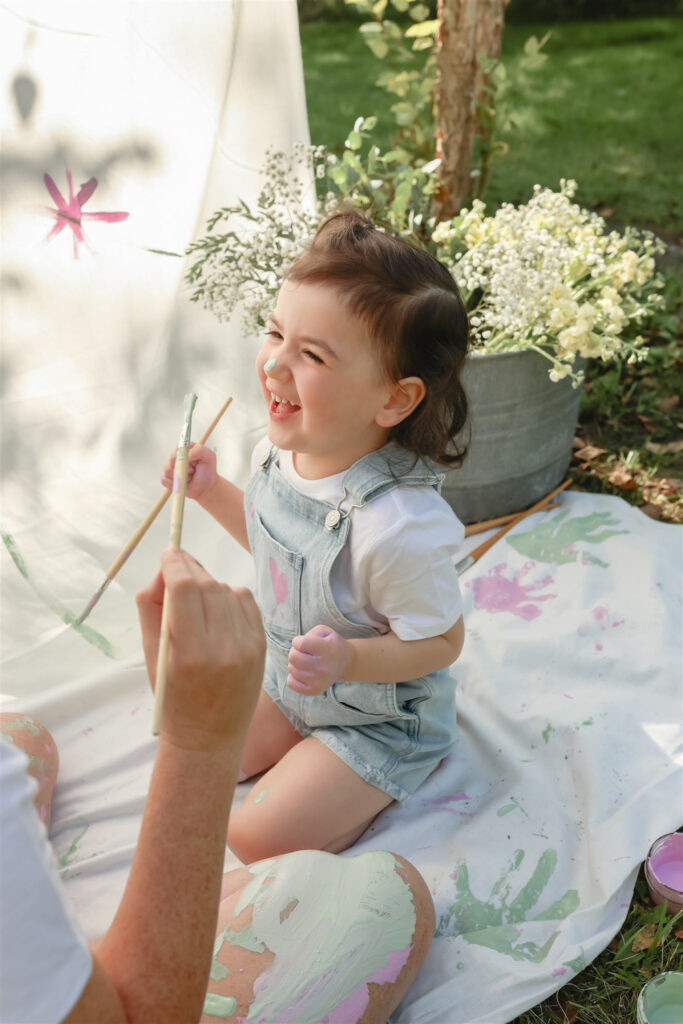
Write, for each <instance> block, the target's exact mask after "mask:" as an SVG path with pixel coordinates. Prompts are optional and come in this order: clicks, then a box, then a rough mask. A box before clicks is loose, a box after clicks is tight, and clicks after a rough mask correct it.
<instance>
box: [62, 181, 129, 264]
mask: <svg viewBox="0 0 683 1024" xmlns="http://www.w3.org/2000/svg"><path fill="white" fill-rule="evenodd" d="M66 180H67V183H68V186H69V198H68V200H67V199H65V198H64V196H63V195H62V193H61V192H60V191H59V189H58V188H57V186H56V185H55V183H54V180H53V179H52V178H51V177H50V175H49V174H44V175H43V181H44V182H45V188H46V189H47V190H48V192H49V193H50V195H51V196H52V199H53V200H54V203H55V206H56V207H57V209H56V210H55V209H53V208H52V207H51V206H44V207H42V210H43V211H44V212H45V213H48V214H49V215H50V216H51V217H54V220H55V223H54V226H53V228H52V230H51V231H50V233H49V235H48V236H47V238H46V239H45V241H46V242H47V241H49V240H50V239H51V238H54V236H55V235H58V234H59V233H60V231H62V229H63V228H65V227H69V228H71V231H72V233H73V243H74V259H77V258H78V247H79V245H81V244H83V243H84V242H85V235H84V233H83V228H82V227H81V222H82V221H84V220H103V221H106V222H107V223H109V224H113V223H114V222H115V221H120V220H125V219H126V217H128V216H129V214H128V213H120V212H119V213H113V212H112V213H101V212H100V213H83V207H84V206H85V204H86V203H87V201H88V199H90V196H91V195H92V194H93V192H94V191H95V189H96V188H97V178H90V179H89V180H88V181H86V182H85V184H83V185H81V187H80V189H79V190H78V192H77V193H76V194H75V195H74V188H73V180H72V177H71V172H70V171H67V172H66Z"/></svg>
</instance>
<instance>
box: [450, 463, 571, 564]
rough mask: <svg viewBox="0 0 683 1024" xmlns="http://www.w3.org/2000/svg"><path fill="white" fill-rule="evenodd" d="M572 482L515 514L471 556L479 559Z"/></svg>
mask: <svg viewBox="0 0 683 1024" xmlns="http://www.w3.org/2000/svg"><path fill="white" fill-rule="evenodd" d="M570 483H571V480H569V479H567V480H565V481H564V483H563V484H560V486H559V487H556V488H555V490H554V491H551V492H550V494H547V495H546V496H545V498H542V499H541V500H540V501H537V502H536V504H535V505H532V506H531V508H528V509H527V510H526V511H525V512H520V513H519V515H517V516H515V517H514V519H512V520H511V521H510V522H509V523H507V524H506V525H505V526H503V527H502V529H500V530H498V532H497V533H494V535H493V537H489V539H488V540H485V541H484V543H483V544H480V545H479V547H478V548H475V549H474V551H470V555H469V557H470V558H471V559H472V560H473V561H474V562H476V561H478V560H479V559H480V558H481V556H482V555H483V554H484V553H485V552H486V551H488V549H489V548H490V547H493V545H494V544H495V543H496V541H498V540H500V538H501V537H503V536H504V535H505V534H506V533H507V532H508V530H511V529H512V527H513V526H516V525H517V523H520V522H521V521H522V519H526V517H527V516H530V515H533V513H534V512H540V511H541V509H543V508H544V507H545V505H547V503H548V502H549V501H550V500H551V498H554V497H555V495H556V494H559V493H560V491H563V490H564V489H565V487H569V485H570Z"/></svg>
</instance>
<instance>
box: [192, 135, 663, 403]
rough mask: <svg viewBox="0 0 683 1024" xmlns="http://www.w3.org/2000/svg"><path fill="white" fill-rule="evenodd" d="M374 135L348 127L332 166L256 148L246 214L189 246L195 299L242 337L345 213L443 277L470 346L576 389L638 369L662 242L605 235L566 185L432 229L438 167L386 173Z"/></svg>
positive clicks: (212, 223) (655, 296)
mask: <svg viewBox="0 0 683 1024" xmlns="http://www.w3.org/2000/svg"><path fill="white" fill-rule="evenodd" d="M373 128H374V119H372V118H368V119H364V118H359V119H358V120H357V121H356V124H355V125H354V130H353V131H352V132H351V133H350V135H349V138H348V139H347V141H346V149H345V152H344V155H343V157H342V158H341V159H340V158H338V157H337V156H336V155H334V154H330V153H328V152H327V150H326V148H325V147H324V146H306V145H303V144H298V145H296V146H295V147H294V150H293V152H292V153H291V154H285V153H282V152H276V151H275V150H272V149H271V150H268V151H267V154H266V162H265V165H264V167H263V170H262V175H263V178H264V184H263V188H262V190H261V192H260V193H259V195H258V198H257V200H256V203H255V205H254V207H253V208H252V207H251V206H249V204H247V203H246V202H244V201H241V200H240V201H238V202H236V203H234V204H233V205H232V206H225V207H223V208H222V209H220V210H218V211H216V213H214V214H213V216H212V217H211V218H210V220H209V222H208V225H207V228H208V233H207V234H206V235H205V236H204V237H203V238H201V239H199V241H197V242H193V243H192V245H190V247H189V248H188V251H187V252H188V255H189V256H190V257H191V260H190V269H189V270H188V273H187V276H186V280H187V281H188V282H189V284H190V285H192V287H193V289H194V290H193V293H192V296H191V297H192V299H193V301H195V302H196V301H201V302H202V303H203V304H204V306H206V307H207V308H208V309H209V310H211V311H212V312H213V313H215V314H216V315H217V316H218V318H219V319H220V320H225V319H227V318H228V317H230V316H231V314H232V313H233V312H234V310H235V309H236V308H237V306H238V305H239V308H240V311H241V315H242V325H243V328H244V330H245V331H246V332H247V333H248V334H256V333H258V331H259V330H261V329H262V328H263V326H264V325H265V323H266V320H267V318H268V315H269V313H270V312H271V311H272V308H273V306H274V304H275V298H276V296H277V293H278V289H279V287H280V283H281V280H282V277H283V275H284V273H285V272H286V270H287V269H288V267H289V266H290V265H291V264H292V263H293V262H294V260H295V259H296V258H297V257H298V256H299V255H300V254H301V253H302V252H303V251H304V249H305V248H306V245H307V244H308V242H309V241H310V239H311V238H312V237H313V235H314V234H315V231H316V228H317V227H318V225H319V224H320V222H321V221H322V220H323V219H324V218H325V217H326V216H327V215H328V214H329V213H331V212H333V211H334V210H335V209H337V208H338V206H339V205H340V204H344V203H348V204H351V205H355V206H358V207H360V208H361V209H365V210H367V212H368V214H369V216H370V217H371V218H372V219H373V220H374V221H375V223H376V224H377V225H378V226H379V228H380V230H388V231H391V232H392V233H394V234H400V235H403V236H404V237H408V238H410V239H411V240H412V241H413V242H415V243H416V244H418V245H423V246H424V247H425V248H428V249H429V250H430V251H432V252H434V253H435V255H436V256H437V257H438V258H439V259H440V260H442V262H443V263H444V264H445V265H446V266H447V267H449V269H450V270H451V273H452V274H453V276H454V277H455V279H456V281H457V282H458V284H459V285H460V288H461V289H462V292H463V297H464V299H465V301H466V304H467V308H468V310H469V311H470V326H471V334H472V342H473V345H474V346H475V348H477V349H479V350H481V351H484V352H506V351H515V350H523V349H534V350H536V351H538V352H541V353H542V354H543V355H544V356H545V357H546V358H547V359H548V360H549V362H550V366H549V373H550V377H551V379H552V380H554V381H557V380H561V379H562V378H563V377H572V378H573V379H574V382H575V383H577V382H578V381H579V379H580V372H579V369H578V364H576V360H577V357H579V358H581V359H586V358H597V359H601V360H604V361H607V360H610V359H613V358H615V357H618V358H621V359H626V360H628V361H631V362H634V361H635V360H637V359H638V358H640V357H641V355H642V351H643V350H642V343H643V339H642V338H641V337H640V336H639V335H638V329H639V326H640V325H642V324H643V322H644V321H645V320H646V319H647V318H648V317H649V316H650V315H651V314H652V312H653V311H654V309H655V308H656V306H657V305H659V304H660V302H661V297H660V294H659V291H660V289H661V287H662V283H663V282H662V279H661V276H660V275H659V274H657V273H656V269H655V259H654V257H655V255H656V253H658V252H661V251H663V249H664V245H663V243H662V242H660V241H659V240H658V239H656V238H655V237H654V236H653V235H652V234H651V233H649V232H646V231H637V230H635V229H633V228H627V229H626V230H625V231H624V233H623V234H620V233H618V232H617V231H607V230H606V225H605V222H604V220H603V219H602V218H601V217H599V216H598V215H597V214H596V213H591V212H589V211H587V210H584V209H582V208H581V207H580V206H578V205H577V204H576V203H574V202H572V199H573V197H574V194H575V192H576V187H577V186H576V182H575V181H570V180H567V181H565V180H564V179H563V180H562V181H561V182H560V190H559V192H553V191H552V190H551V189H548V188H541V186H540V185H536V186H535V187H534V194H533V196H532V198H531V199H530V200H529V202H528V203H526V204H525V205H522V206H512V205H511V204H510V203H504V204H503V205H502V206H501V207H500V208H499V209H498V210H497V211H496V212H495V213H494V214H493V215H492V216H488V217H487V216H486V214H485V210H486V207H485V204H484V203H483V202H481V200H478V199H475V200H474V202H473V203H472V206H471V208H470V209H463V210H461V212H460V213H459V214H458V216H457V217H454V218H453V219H452V220H448V221H442V222H441V223H439V224H437V225H436V226H434V225H433V220H432V219H431V218H430V217H429V216H428V205H429V196H430V195H431V194H433V192H434V191H435V189H436V187H437V184H438V161H434V162H433V163H432V164H428V165H425V166H424V167H422V168H420V169H418V170H417V171H416V170H415V169H411V168H406V167H400V168H396V167H394V166H393V164H392V162H391V161H390V160H389V158H388V156H387V157H383V156H382V155H381V154H380V153H379V150H377V147H376V146H374V145H372V144H371V138H372V129H373ZM365 143H367V145H365V148H363V146H364V144H365ZM389 155H390V154H389ZM378 176H379V177H378ZM316 183H317V184H318V188H317V189H316ZM420 197H422V199H420ZM421 202H422V205H423V206H424V209H421V208H420V203H421ZM425 203H426V205H425Z"/></svg>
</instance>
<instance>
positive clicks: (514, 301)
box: [432, 180, 664, 380]
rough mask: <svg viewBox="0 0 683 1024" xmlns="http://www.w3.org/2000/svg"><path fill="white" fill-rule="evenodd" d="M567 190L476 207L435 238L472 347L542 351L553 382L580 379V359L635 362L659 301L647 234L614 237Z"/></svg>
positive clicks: (571, 186)
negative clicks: (489, 209)
mask: <svg viewBox="0 0 683 1024" xmlns="http://www.w3.org/2000/svg"><path fill="white" fill-rule="evenodd" d="M575 192H576V182H574V181H565V180H562V181H561V183H560V191H559V192H553V191H551V190H550V189H547V188H541V187H540V185H536V186H535V188H534V194H533V196H532V198H531V200H530V201H529V202H528V203H527V204H526V205H524V206H517V207H515V206H512V205H511V204H509V203H504V204H503V205H502V206H501V207H500V209H499V210H497V212H496V213H495V214H494V215H493V216H490V217H487V216H485V213H484V211H485V205H484V203H482V202H481V201H480V200H476V199H475V201H474V202H473V204H472V207H471V209H466V210H462V211H461V212H460V214H459V215H458V216H457V217H455V218H453V219H452V220H450V221H442V222H441V223H440V224H438V225H437V226H436V228H435V230H434V232H433V234H432V239H433V241H434V243H435V244H436V247H437V256H438V257H439V258H440V259H441V260H443V262H444V263H445V264H446V265H447V266H448V267H449V268H450V269H451V272H452V273H453V276H454V277H455V279H456V281H457V282H458V284H459V285H460V287H461V289H462V291H463V296H464V298H465V300H466V302H467V306H468V309H469V310H470V325H471V330H472V340H473V344H474V345H475V346H476V347H477V348H479V349H482V350H484V351H487V352H504V351H514V350H519V349H535V350H536V351H539V352H541V353H542V354H543V355H544V356H546V357H547V358H548V359H549V360H550V363H551V366H550V377H551V379H552V380H560V379H561V378H562V377H567V376H572V377H574V378H575V379H576V378H577V377H578V374H577V372H576V367H575V365H574V363H575V360H576V358H577V356H579V357H584V358H598V359H602V360H604V361H607V360H609V359H612V358H614V357H617V356H618V357H620V358H625V359H627V360H630V361H635V360H636V359H637V358H639V356H640V353H641V345H642V338H641V337H639V336H638V335H637V328H638V325H639V324H641V323H642V322H643V321H644V320H645V319H646V317H647V316H648V315H649V314H651V312H652V311H653V309H654V308H655V306H656V305H658V304H659V302H660V296H659V289H660V288H661V286H662V280H661V277H660V276H659V275H658V274H657V273H656V272H655V260H654V256H655V253H657V252H661V251H662V250H663V248H664V246H663V243H661V242H660V241H659V240H657V239H655V238H654V236H653V235H651V234H650V233H649V232H639V231H636V230H634V229H631V228H627V229H626V231H625V232H624V234H623V235H622V234H619V233H618V232H616V231H610V232H607V231H606V228H605V222H604V220H603V219H602V218H601V217H599V216H598V215H597V214H595V213H590V212H589V211H586V210H583V209H581V207H579V206H577V205H576V204H575V203H573V202H572V201H571V200H572V198H573V196H574V194H575Z"/></svg>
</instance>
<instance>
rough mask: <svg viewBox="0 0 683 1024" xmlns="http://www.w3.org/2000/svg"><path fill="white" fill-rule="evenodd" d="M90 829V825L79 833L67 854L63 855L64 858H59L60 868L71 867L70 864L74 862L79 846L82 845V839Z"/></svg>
mask: <svg viewBox="0 0 683 1024" xmlns="http://www.w3.org/2000/svg"><path fill="white" fill-rule="evenodd" d="M89 828H90V825H86V826H85V828H84V829H83V830H82V831H81V832H79V833H78V835H77V836H76V838H75V839H74V841H73V842H72V844H71V846H70V847H69V849H68V850H67V851H66V853H63V854H62V856H61V857H60V858H59V866H60V868H66V867H68V866H69V864H71V863H72V862H73V860H74V856H75V853H76V849H77V847H78V844H79V843H80V841H81V839H82V838H83V836H84V835H85V833H86V832H87V831H88V829H89Z"/></svg>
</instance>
